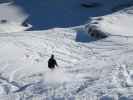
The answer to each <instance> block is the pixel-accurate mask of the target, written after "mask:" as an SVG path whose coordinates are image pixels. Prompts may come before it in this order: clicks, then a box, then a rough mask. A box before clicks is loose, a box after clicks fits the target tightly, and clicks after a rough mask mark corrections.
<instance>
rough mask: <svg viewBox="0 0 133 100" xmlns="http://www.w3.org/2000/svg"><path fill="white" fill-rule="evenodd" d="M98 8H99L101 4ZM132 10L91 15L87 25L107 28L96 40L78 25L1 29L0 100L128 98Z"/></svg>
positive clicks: (132, 77) (132, 73) (132, 80)
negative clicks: (50, 62)
mask: <svg viewBox="0 0 133 100" xmlns="http://www.w3.org/2000/svg"><path fill="white" fill-rule="evenodd" d="M31 1H32V0H29V1H28V2H31ZM52 1H53V0H52ZM104 1H105V0H104ZM23 2H24V1H23ZM35 2H36V1H34V3H35ZM47 2H48V1H47ZM49 2H51V0H49ZM54 2H55V1H54ZM66 2H67V3H68V1H66ZM73 2H75V0H73ZM39 3H41V1H40V2H39ZM106 3H107V2H106ZM28 4H29V3H28ZM57 4H58V3H57ZM73 4H74V3H73ZM4 5H5V4H4ZM1 6H3V4H2V5H1ZM4 7H5V6H4ZM6 7H7V4H6ZM106 7H108V6H106ZM110 7H111V9H112V6H110ZM57 8H58V7H57ZM101 9H102V12H103V11H104V9H105V8H104V9H103V8H101ZM69 10H70V9H69ZM69 10H67V11H69ZM95 10H96V8H95ZM87 11H88V10H87ZM91 11H94V9H93V10H91ZM132 11H133V9H132V8H129V9H125V10H123V11H120V12H117V13H114V14H112V15H107V16H103V17H97V18H92V20H91V21H90V23H89V24H88V25H87V26H86V27H87V31H88V29H89V28H90V27H91V26H93V25H96V27H97V28H98V29H99V30H101V31H103V32H104V33H107V34H109V36H108V37H107V38H104V39H101V40H100V39H99V40H97V39H94V38H92V37H90V36H88V35H87V34H88V33H85V30H84V27H85V26H84V25H83V26H79V27H74V28H53V29H50V30H45V31H29V32H16V33H15V32H14V33H7V30H5V29H4V31H3V32H2V31H1V32H2V33H1V34H0V48H1V49H0V66H1V68H0V100H132V99H133V96H132V94H133V68H132V64H133V62H132V60H131V59H133V56H132V54H133V52H132V51H133V38H132V27H131V26H132ZM94 13H95V12H94ZM98 13H100V12H98ZM105 13H106V14H107V12H106V11H104V14H105ZM80 14H81V13H80ZM95 14H96V13H95ZM102 14H103V13H102ZM13 15H14V14H13ZM7 16H8V15H7ZM91 16H93V14H92V15H91ZM32 17H33V16H32ZM71 17H72V19H73V18H75V17H73V16H71ZM4 18H5V17H4ZM37 18H38V17H37ZM99 18H100V19H101V18H102V19H101V20H98V19H99ZM16 19H17V18H16ZM79 19H80V18H78V20H79ZM116 19H117V20H116ZM117 21H118V23H116V22H117ZM2 22H3V21H2ZM4 22H5V21H4ZM17 22H19V21H17ZM7 25H9V23H8V24H7ZM15 25H17V24H15ZM9 26H10V27H11V25H9ZM3 27H4V25H3ZM17 27H18V25H17ZM121 27H122V29H120V28H121ZM14 29H15V30H16V29H18V28H16V27H15V28H14ZM18 31H20V30H18ZM4 32H5V33H4ZM9 32H12V31H9ZM52 53H53V54H55V57H56V59H57V62H58V64H59V67H58V68H56V69H55V70H53V71H51V70H50V69H48V67H47V60H48V58H49V57H50V55H51V54H52Z"/></svg>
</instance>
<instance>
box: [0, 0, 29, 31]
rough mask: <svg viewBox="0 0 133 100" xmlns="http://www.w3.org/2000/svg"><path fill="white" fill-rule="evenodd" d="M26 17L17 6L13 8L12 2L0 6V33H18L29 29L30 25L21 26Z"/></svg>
mask: <svg viewBox="0 0 133 100" xmlns="http://www.w3.org/2000/svg"><path fill="white" fill-rule="evenodd" d="M3 1H4V0H3ZM5 1H6V0H5ZM0 2H2V0H1V1H0ZM27 17H28V15H27V14H26V13H24V11H23V10H22V9H21V8H20V7H19V6H13V5H12V2H5V3H2V4H0V33H5V32H7V33H8V32H20V31H23V30H27V29H29V28H30V27H31V25H30V24H29V25H28V24H27V26H24V25H22V23H23V22H24V21H25V20H26V19H27Z"/></svg>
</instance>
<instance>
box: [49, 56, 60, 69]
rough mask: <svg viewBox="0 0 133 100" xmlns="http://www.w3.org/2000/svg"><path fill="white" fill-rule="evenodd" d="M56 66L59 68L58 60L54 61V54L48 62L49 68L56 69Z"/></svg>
mask: <svg viewBox="0 0 133 100" xmlns="http://www.w3.org/2000/svg"><path fill="white" fill-rule="evenodd" d="M55 66H58V64H57V62H56V60H55V59H54V55H53V54H52V55H51V57H50V59H49V60H48V68H50V69H54V68H55Z"/></svg>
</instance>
